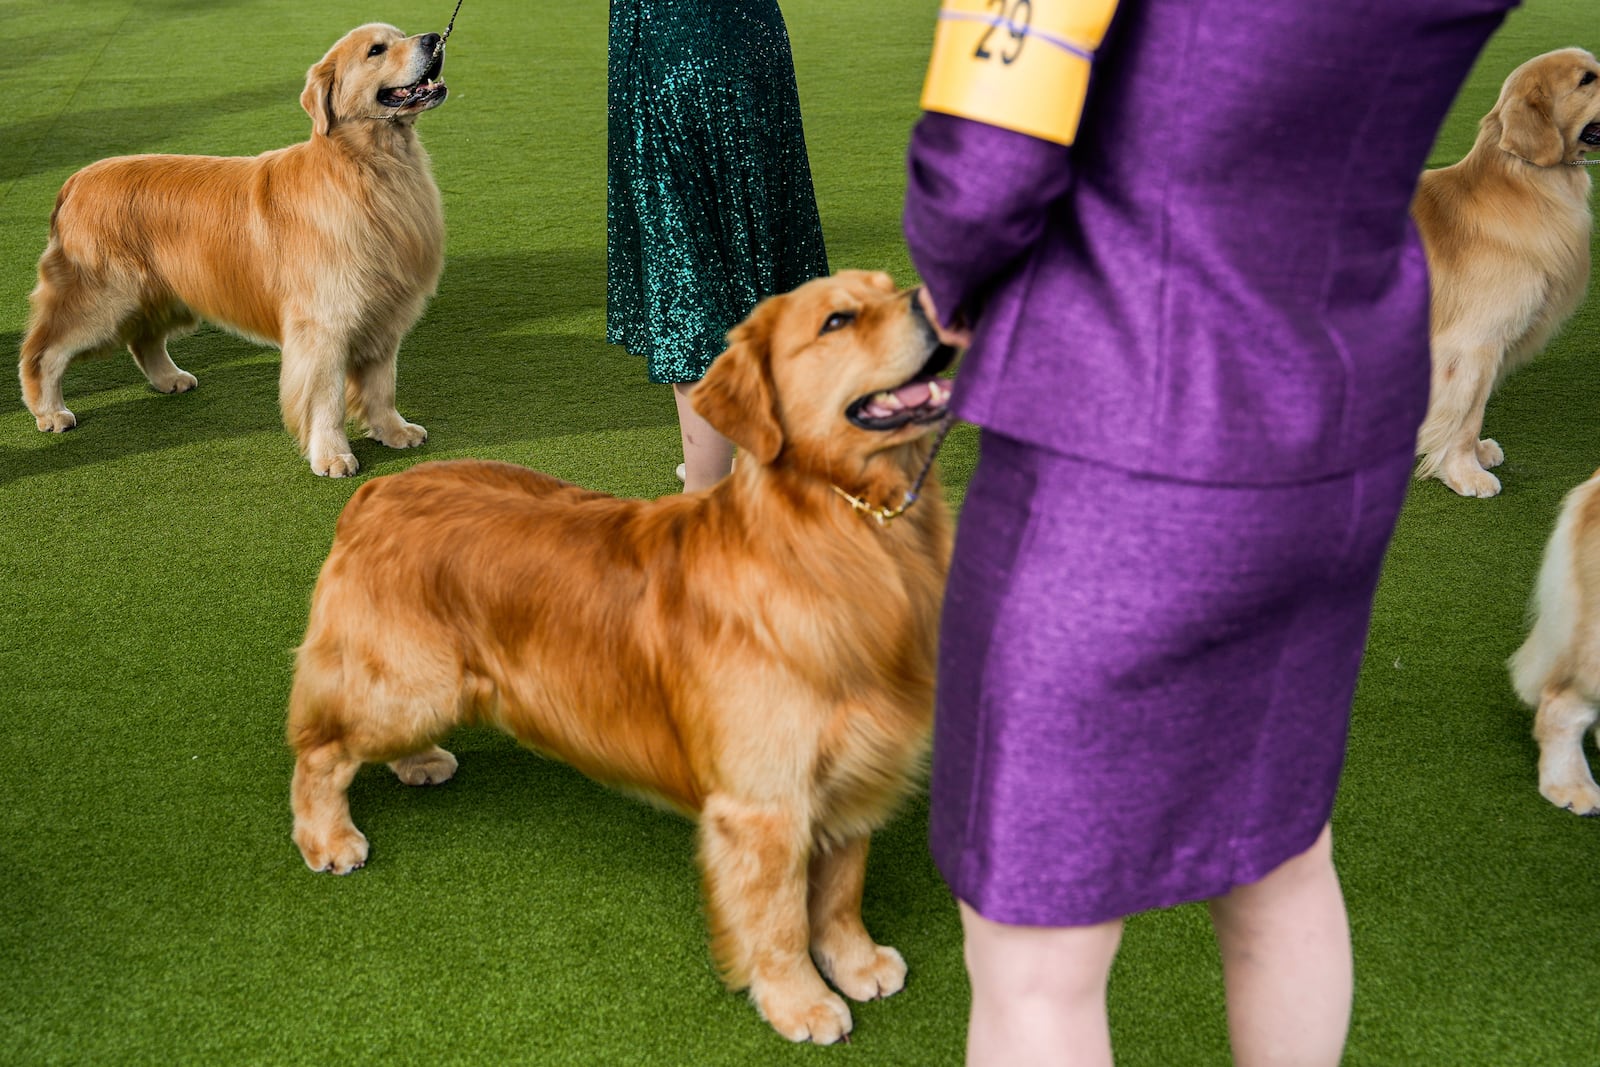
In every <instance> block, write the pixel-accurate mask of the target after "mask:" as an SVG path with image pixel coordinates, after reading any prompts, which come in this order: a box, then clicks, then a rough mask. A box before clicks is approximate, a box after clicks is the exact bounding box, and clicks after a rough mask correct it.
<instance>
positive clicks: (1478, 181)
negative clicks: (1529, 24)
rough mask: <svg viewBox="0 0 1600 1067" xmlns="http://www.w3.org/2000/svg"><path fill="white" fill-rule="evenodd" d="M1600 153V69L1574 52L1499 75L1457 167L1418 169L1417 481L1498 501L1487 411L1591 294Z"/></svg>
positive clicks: (1500, 455) (1499, 455)
mask: <svg viewBox="0 0 1600 1067" xmlns="http://www.w3.org/2000/svg"><path fill="white" fill-rule="evenodd" d="M1591 152H1600V63H1596V61H1595V57H1594V56H1592V55H1590V54H1589V53H1588V52H1585V51H1584V50H1583V49H1581V48H1563V49H1560V50H1558V51H1555V52H1548V53H1546V54H1544V55H1541V56H1536V57H1535V58H1533V59H1530V60H1528V61H1527V62H1526V63H1524V64H1522V65H1521V66H1520V67H1518V68H1517V69H1516V70H1514V71H1512V72H1511V75H1510V76H1509V77H1507V78H1506V80H1505V84H1504V86H1503V87H1502V88H1501V91H1500V99H1499V101H1498V102H1497V103H1496V104H1495V106H1494V109H1493V110H1491V111H1490V112H1489V113H1488V114H1487V115H1485V116H1484V117H1483V121H1482V122H1481V123H1480V124H1479V127H1478V138H1477V142H1476V143H1475V144H1474V145H1473V146H1472V151H1470V152H1469V153H1467V156H1466V158H1465V159H1463V160H1461V162H1459V163H1456V164H1454V165H1452V166H1449V167H1441V168H1439V169H1437V170H1430V171H1425V172H1424V173H1423V175H1422V178H1421V182H1420V184H1419V185H1418V187H1417V195H1416V199H1415V200H1414V202H1413V203H1412V216H1413V218H1414V219H1415V220H1416V223H1417V227H1418V229H1419V230H1420V231H1421V233H1422V241H1423V245H1424V247H1425V248H1426V250H1427V254H1428V267H1429V271H1430V273H1431V274H1432V279H1433V280H1432V287H1433V312H1432V324H1431V333H1432V347H1433V386H1432V395H1431V397H1430V400H1429V403H1428V415H1427V419H1426V420H1425V421H1424V423H1423V425H1422V429H1421V432H1420V433H1419V434H1418V436H1417V455H1418V456H1420V457H1421V463H1420V464H1419V465H1418V468H1417V476H1418V477H1419V478H1438V479H1439V480H1440V481H1442V482H1444V483H1445V484H1446V485H1448V486H1449V487H1450V488H1451V489H1453V490H1455V491H1456V492H1457V493H1459V494H1461V495H1462V496H1479V497H1485V496H1494V495H1495V494H1496V493H1498V492H1499V491H1500V480H1499V479H1498V478H1496V477H1495V476H1494V475H1493V474H1490V473H1489V470H1488V468H1490V467H1494V466H1496V465H1498V464H1499V463H1500V462H1501V461H1502V460H1503V459H1504V458H1505V454H1504V452H1502V451H1501V449H1500V446H1499V445H1498V444H1497V443H1495V442H1494V441H1493V440H1491V439H1488V438H1483V439H1481V440H1480V434H1482V432H1483V414H1484V407H1485V405H1486V404H1488V402H1489V395H1490V393H1491V392H1492V391H1493V390H1494V388H1495V387H1496V386H1497V385H1498V384H1499V383H1500V382H1501V381H1502V380H1503V379H1504V378H1505V376H1506V375H1508V374H1510V373H1511V372H1512V371H1514V370H1516V369H1517V368H1518V367H1520V366H1522V365H1523V364H1525V363H1527V362H1528V361H1529V360H1531V359H1533V357H1534V356H1536V355H1538V354H1539V352H1540V351H1542V350H1543V349H1544V347H1545V345H1546V344H1548V343H1549V341H1550V339H1551V338H1552V337H1554V336H1555V334H1556V331H1557V330H1559V329H1560V328H1561V326H1562V324H1563V323H1565V322H1566V321H1567V319H1568V318H1569V317H1570V316H1571V315H1572V313H1573V312H1574V311H1576V310H1577V308H1578V305H1579V304H1581V303H1582V302H1583V298H1584V295H1585V293H1586V292H1587V291H1588V287H1589V240H1590V232H1591V229H1592V227H1593V219H1592V217H1591V214H1590V209H1589V190H1590V185H1591V182H1590V178H1589V170H1588V168H1587V167H1584V166H1579V165H1575V164H1576V163H1577V161H1578V160H1580V159H1582V158H1583V157H1584V156H1585V155H1586V154H1587V153H1591Z"/></svg>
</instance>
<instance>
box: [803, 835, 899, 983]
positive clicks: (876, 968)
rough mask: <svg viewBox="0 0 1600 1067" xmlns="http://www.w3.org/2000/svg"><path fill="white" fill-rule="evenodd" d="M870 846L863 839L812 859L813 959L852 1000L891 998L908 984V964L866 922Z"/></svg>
mask: <svg viewBox="0 0 1600 1067" xmlns="http://www.w3.org/2000/svg"><path fill="white" fill-rule="evenodd" d="M867 842H868V839H867V838H866V837H858V838H856V839H855V840H854V841H849V842H846V843H844V844H842V845H836V846H834V847H832V848H828V849H825V850H824V851H820V852H818V853H817V854H816V855H814V856H812V857H811V879H810V880H811V898H810V913H811V957H812V959H814V960H816V961H817V966H818V967H819V968H821V970H822V973H823V974H825V975H827V976H828V980H829V981H831V982H832V983H833V985H834V988H836V989H838V990H839V992H841V993H843V994H844V995H845V996H847V997H849V998H850V999H851V1000H873V999H876V998H877V997H887V996H890V995H892V994H894V993H898V992H899V991H900V990H901V989H902V988H904V986H905V984H906V961H905V960H904V959H902V958H901V956H900V953H898V952H896V951H895V950H894V949H892V948H889V947H888V946H886V945H879V944H877V943H876V942H874V941H873V940H872V936H871V935H870V934H868V933H867V928H866V926H865V925H864V924H863V923H862V921H861V890H862V884H863V883H864V882H865V881H866V877H867Z"/></svg>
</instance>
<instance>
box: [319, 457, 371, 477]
mask: <svg viewBox="0 0 1600 1067" xmlns="http://www.w3.org/2000/svg"><path fill="white" fill-rule="evenodd" d="M360 469H361V464H359V463H357V462H356V457H355V456H353V455H351V454H350V453H349V452H329V453H325V454H318V455H315V456H313V457H312V458H311V470H312V471H313V472H314V473H316V474H320V475H322V476H323V477H324V478H348V477H350V476H351V475H352V474H354V473H355V472H356V471H358V470H360Z"/></svg>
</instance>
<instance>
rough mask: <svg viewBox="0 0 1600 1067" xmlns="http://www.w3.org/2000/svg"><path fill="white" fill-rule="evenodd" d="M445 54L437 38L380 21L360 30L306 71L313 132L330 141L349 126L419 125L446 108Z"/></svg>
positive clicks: (303, 97) (304, 97)
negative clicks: (428, 113)
mask: <svg viewBox="0 0 1600 1067" xmlns="http://www.w3.org/2000/svg"><path fill="white" fill-rule="evenodd" d="M443 68H444V52H443V50H442V49H440V48H439V35H438V34H437V33H419V34H417V35H416V36H414V37H407V36H406V35H405V34H403V33H401V32H400V31H399V30H397V29H395V28H394V27H393V26H388V25H385V24H383V23H381V22H372V23H368V24H367V25H365V26H357V27H356V28H355V29H353V30H351V31H350V32H349V33H347V34H345V35H344V36H343V37H341V38H339V40H338V41H337V42H335V43H334V46H333V47H332V48H330V49H328V54H327V55H325V56H323V57H322V58H321V59H320V60H318V61H317V63H316V64H315V65H314V66H313V67H312V68H311V69H310V70H308V71H306V88H305V91H304V92H302V93H301V94H300V106H301V107H303V108H305V109H306V114H308V115H310V116H311V124H312V129H313V130H314V131H315V133H316V134H321V135H324V136H326V135H327V134H328V132H329V131H330V130H332V129H333V128H334V127H336V126H338V125H339V124H341V123H347V122H372V121H383V122H400V123H408V124H409V123H411V122H415V121H416V118H417V116H418V115H420V114H421V113H422V112H424V111H428V110H430V109H432V108H436V107H438V106H439V105H440V104H442V103H444V98H445V96H446V95H447V93H448V92H449V90H447V89H446V88H445V86H444V83H443V82H441V81H439V80H437V79H438V77H439V72H440V71H441V70H442V69H443Z"/></svg>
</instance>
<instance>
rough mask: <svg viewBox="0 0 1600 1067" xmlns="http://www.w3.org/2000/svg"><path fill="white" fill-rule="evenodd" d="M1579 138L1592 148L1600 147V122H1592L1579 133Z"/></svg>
mask: <svg viewBox="0 0 1600 1067" xmlns="http://www.w3.org/2000/svg"><path fill="white" fill-rule="evenodd" d="M1578 140H1580V141H1582V142H1583V143H1584V144H1586V145H1588V146H1590V147H1591V148H1600V122H1591V123H1589V125H1587V126H1585V127H1584V128H1583V132H1582V133H1580V134H1578Z"/></svg>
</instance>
